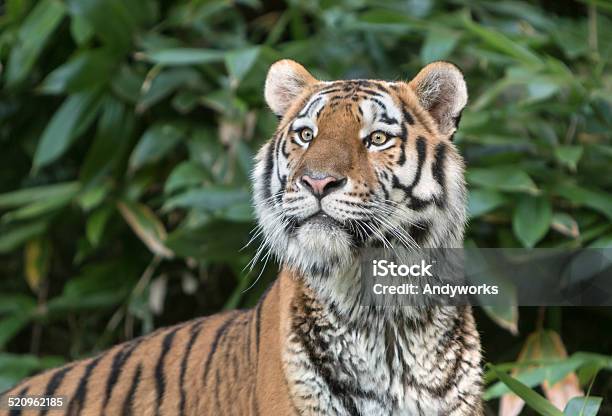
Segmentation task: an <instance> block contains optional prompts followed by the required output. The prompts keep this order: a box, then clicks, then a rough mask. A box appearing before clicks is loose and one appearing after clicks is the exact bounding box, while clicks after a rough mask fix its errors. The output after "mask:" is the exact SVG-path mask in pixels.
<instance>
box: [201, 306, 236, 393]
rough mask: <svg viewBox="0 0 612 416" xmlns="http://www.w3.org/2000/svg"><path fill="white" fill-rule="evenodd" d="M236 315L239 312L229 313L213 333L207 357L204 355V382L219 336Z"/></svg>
mask: <svg viewBox="0 0 612 416" xmlns="http://www.w3.org/2000/svg"><path fill="white" fill-rule="evenodd" d="M238 315H240V314H239V313H234V314H232V315H230V316H229V317H228V318H227V319H226V320H225V322H224V323H223V325H221V326H220V327H219V329H218V330H217V333H216V334H215V339H214V340H213V343H212V345H211V347H210V352H209V353H208V357H206V362H205V363H204V377H203V379H204V382H206V379H207V378H208V373H209V372H210V365H211V363H212V359H213V356H214V355H215V352H216V351H217V347H218V346H219V342H220V340H221V338H222V337H223V335H224V334H225V331H227V329H228V328H229V326H230V325H231V324H232V322H234V320H236V318H237V317H238Z"/></svg>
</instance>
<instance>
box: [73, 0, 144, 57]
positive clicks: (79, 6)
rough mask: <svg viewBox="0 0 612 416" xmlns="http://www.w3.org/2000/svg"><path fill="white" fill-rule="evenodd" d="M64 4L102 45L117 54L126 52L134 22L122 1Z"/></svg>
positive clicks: (90, 0) (85, 0)
mask: <svg viewBox="0 0 612 416" xmlns="http://www.w3.org/2000/svg"><path fill="white" fill-rule="evenodd" d="M66 3H67V5H68V10H69V12H70V14H71V15H72V16H73V17H76V18H80V19H83V20H84V21H86V22H87V23H88V24H89V25H90V26H91V27H92V28H93V31H94V33H95V34H96V36H97V37H98V38H99V39H100V40H101V41H102V42H103V43H104V44H106V45H107V46H108V47H110V48H112V49H113V50H114V51H116V52H118V53H123V52H125V51H127V49H128V48H129V46H130V44H131V43H132V34H133V32H134V30H135V28H136V22H135V21H134V19H133V17H132V16H131V15H130V13H129V11H128V9H127V7H126V4H125V2H124V0H67V1H66Z"/></svg>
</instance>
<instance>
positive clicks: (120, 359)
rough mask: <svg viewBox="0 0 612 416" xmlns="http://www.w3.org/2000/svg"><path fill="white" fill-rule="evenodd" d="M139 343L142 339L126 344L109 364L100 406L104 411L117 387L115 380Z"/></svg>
mask: <svg viewBox="0 0 612 416" xmlns="http://www.w3.org/2000/svg"><path fill="white" fill-rule="evenodd" d="M141 342H142V338H139V339H137V340H135V341H133V342H131V343H127V344H125V346H124V347H123V348H121V349H120V350H119V351H117V353H116V354H115V356H114V358H113V362H112V364H111V371H110V372H109V373H108V379H107V380H106V390H105V393H104V404H103V405H102V409H106V406H107V405H108V401H109V400H110V398H111V396H112V394H113V390H114V388H115V386H116V385H117V380H118V379H119V375H120V374H121V370H122V369H123V366H124V365H125V363H126V362H127V360H128V359H129V358H130V356H131V355H132V353H133V352H134V350H135V349H136V348H137V347H138V345H139V344H140V343H141Z"/></svg>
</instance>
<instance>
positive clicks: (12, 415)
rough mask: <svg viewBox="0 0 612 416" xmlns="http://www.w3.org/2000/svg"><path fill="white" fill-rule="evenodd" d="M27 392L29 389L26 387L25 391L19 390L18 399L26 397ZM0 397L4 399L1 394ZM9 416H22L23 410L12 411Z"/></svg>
mask: <svg viewBox="0 0 612 416" xmlns="http://www.w3.org/2000/svg"><path fill="white" fill-rule="evenodd" d="M27 392H28V387H24V388H23V389H21V390H19V393H17V397H23V396H25V395H26V393H27ZM0 397H2V395H1V394H0ZM9 416H21V408H17V409H11V411H10V412H9Z"/></svg>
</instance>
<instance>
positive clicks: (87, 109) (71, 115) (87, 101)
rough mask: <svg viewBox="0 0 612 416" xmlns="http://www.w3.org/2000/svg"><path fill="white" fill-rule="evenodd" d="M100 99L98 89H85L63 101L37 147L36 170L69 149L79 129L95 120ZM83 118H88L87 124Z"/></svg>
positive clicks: (34, 167) (35, 155) (34, 163)
mask: <svg viewBox="0 0 612 416" xmlns="http://www.w3.org/2000/svg"><path fill="white" fill-rule="evenodd" d="M99 101H100V94H99V93H98V92H97V91H85V92H81V93H78V94H74V95H71V96H70V97H68V98H67V99H66V100H65V101H64V102H63V103H62V105H61V107H60V108H59V110H57V112H56V113H55V114H54V115H53V117H52V118H51V121H49V124H47V127H46V128H45V131H44V132H43V134H42V137H41V138H40V142H39V143H38V146H37V147H36V153H35V154H34V161H33V166H32V168H33V169H34V170H35V171H36V170H39V169H40V168H43V167H45V166H46V165H48V164H50V163H52V162H54V161H55V160H57V159H58V158H59V157H60V156H62V155H63V154H64V153H65V152H66V151H67V150H68V148H69V147H70V145H71V144H72V142H73V141H74V139H75V138H76V133H77V132H78V131H79V129H85V128H86V127H85V126H86V125H87V124H88V123H91V121H93V118H92V117H91V114H92V113H94V114H95V113H96V107H97V106H98V104H99ZM88 116H89V117H88ZM83 120H87V122H86V123H85V125H84V124H83Z"/></svg>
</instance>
